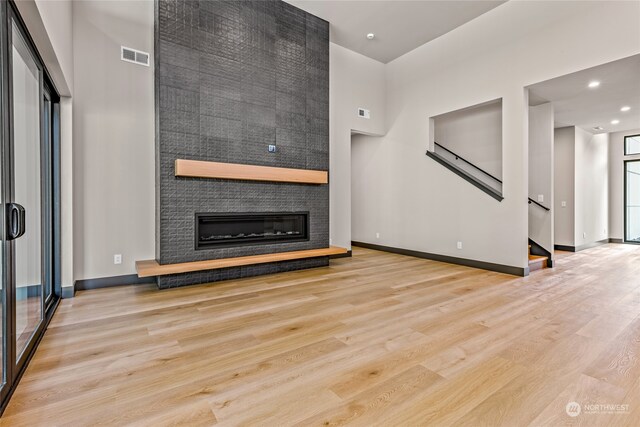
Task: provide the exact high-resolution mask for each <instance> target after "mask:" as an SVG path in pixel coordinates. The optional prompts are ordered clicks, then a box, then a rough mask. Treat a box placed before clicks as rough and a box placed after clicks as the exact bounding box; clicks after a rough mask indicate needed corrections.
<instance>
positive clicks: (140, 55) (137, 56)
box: [120, 46, 150, 67]
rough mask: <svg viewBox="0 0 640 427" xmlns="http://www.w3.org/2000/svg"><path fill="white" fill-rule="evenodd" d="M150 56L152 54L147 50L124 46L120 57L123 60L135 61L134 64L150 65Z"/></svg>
mask: <svg viewBox="0 0 640 427" xmlns="http://www.w3.org/2000/svg"><path fill="white" fill-rule="evenodd" d="M149 57H150V55H149V54H148V53H147V52H142V51H141V50H135V49H131V48H130V47H124V46H122V49H121V56H120V59H122V60H123V61H126V62H133V63H134V64H138V65H145V66H147V67H148V66H149Z"/></svg>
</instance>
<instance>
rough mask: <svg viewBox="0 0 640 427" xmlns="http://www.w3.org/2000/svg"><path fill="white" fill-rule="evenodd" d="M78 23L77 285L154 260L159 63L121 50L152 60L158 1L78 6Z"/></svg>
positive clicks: (75, 111)
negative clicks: (124, 57) (123, 56)
mask: <svg viewBox="0 0 640 427" xmlns="http://www.w3.org/2000/svg"><path fill="white" fill-rule="evenodd" d="M73 22H74V45H73V52H74V58H75V61H74V74H75V85H74V105H73V135H74V171H73V175H74V177H73V178H74V206H75V212H74V243H75V244H74V251H75V262H74V264H75V265H74V268H75V278H76V280H79V279H87V278H96V277H108V276H118V275H124V274H133V273H135V265H134V263H135V261H136V260H139V259H150V258H154V253H155V250H154V247H155V243H154V242H155V236H154V206H155V196H154V194H155V190H154V188H155V173H154V79H153V61H151V62H152V66H151V67H144V66H139V65H135V64H131V63H127V62H123V61H121V60H120V46H121V45H125V46H128V47H131V48H134V49H138V50H143V51H146V52H151V53H152V55H153V2H147V1H127V2H111V1H82V2H75V3H74V5H73ZM116 253H118V254H122V257H123V262H122V264H121V265H114V264H113V255H114V254H116Z"/></svg>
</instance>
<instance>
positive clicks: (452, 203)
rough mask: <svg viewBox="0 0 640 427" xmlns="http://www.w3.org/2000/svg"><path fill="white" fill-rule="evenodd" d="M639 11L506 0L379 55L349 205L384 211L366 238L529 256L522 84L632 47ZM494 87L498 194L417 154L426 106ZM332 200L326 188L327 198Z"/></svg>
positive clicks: (492, 258)
mask: <svg viewBox="0 0 640 427" xmlns="http://www.w3.org/2000/svg"><path fill="white" fill-rule="evenodd" d="M639 13H640V3H637V2H507V3H505V4H503V5H501V6H499V7H497V8H495V9H493V10H492V11H490V12H488V13H486V14H483V15H482V16H480V17H479V18H477V19H475V20H473V21H471V22H469V23H467V24H465V25H463V26H461V27H459V28H457V29H456V30H454V31H451V32H450V33H447V34H445V35H443V36H442V37H439V38H438V39H436V40H434V41H432V42H430V43H427V44H426V45H423V46H421V47H419V48H417V49H415V50H413V51H411V52H409V53H408V54H406V55H404V56H402V57H400V58H398V59H396V60H394V61H392V62H390V63H389V64H387V66H386V72H387V97H386V100H387V105H388V108H387V117H386V123H387V134H386V135H385V136H384V137H383V138H381V139H380V141H373V140H371V141H370V142H375V144H372V145H371V150H374V151H375V153H374V154H371V155H370V156H369V158H370V161H369V164H368V168H369V175H368V176H367V178H368V179H369V182H370V183H371V185H370V187H369V189H368V192H367V194H366V195H364V196H363V197H362V198H361V203H362V204H363V206H361V207H359V208H358V210H357V211H358V212H372V211H374V210H376V209H378V210H379V212H378V215H380V217H381V218H382V220H381V221H380V224H379V225H378V226H377V227H375V228H367V229H366V230H362V235H363V236H364V237H366V240H365V241H368V242H375V243H379V244H382V245H388V246H395V247H400V248H407V249H414V250H419V251H424V252H432V253H438V254H445V255H451V256H457V257H462V258H469V259H475V260H481V261H488V262H493V263H499V264H506V265H511V266H517V267H525V266H527V264H528V262H527V237H528V220H527V216H528V215H527V211H528V204H527V202H526V200H527V193H528V164H527V163H528V162H527V154H528V135H527V133H528V123H527V122H528V102H527V101H528V100H527V96H526V94H525V90H524V89H523V88H524V87H525V86H527V85H529V84H532V83H536V82H539V81H544V80H547V79H550V78H553V77H557V76H560V75H564V74H567V73H570V72H573V71H576V70H580V69H584V68H588V67H591V66H595V65H597V64H602V63H604V62H608V61H612V60H615V59H619V58H622V57H627V56H630V55H633V54H637V53H638V52H640V43H638V40H640V27H639V26H638V25H637V16H638V14H639ZM594 28H597V29H598V31H594ZM550 46H553V48H550ZM497 98H503V125H502V135H503V141H504V143H503V149H502V158H503V180H504V189H503V194H504V196H505V199H504V200H503V201H502V202H501V203H499V202H497V201H495V200H494V199H492V198H490V197H488V196H487V195H486V194H484V193H482V192H481V191H479V190H478V189H477V188H475V187H473V186H471V185H469V184H468V183H467V182H465V181H463V180H462V179H460V178H458V177H457V176H455V175H453V174H452V173H451V172H450V171H448V170H446V169H445V168H443V167H442V166H440V165H439V164H437V163H435V162H434V161H433V160H431V159H429V158H427V157H426V156H425V155H424V152H425V149H426V148H427V146H428V136H429V134H430V130H429V121H428V118H429V117H433V116H436V115H439V114H442V113H445V112H447V111H453V110H456V109H460V108H464V107H467V106H470V105H475V104H478V103H481V102H484V101H486V100H489V99H497ZM341 176H344V175H343V174H341ZM383 176H384V178H382V177H383ZM340 203H341V201H337V200H333V199H332V204H333V206H334V208H336V209H341V208H340V206H336V205H339V204H340ZM361 220H362V218H354V219H353V221H354V223H355V222H360V221H361ZM375 232H379V233H380V236H381V237H380V239H378V240H376V239H375ZM361 240H364V239H361ZM458 240H461V241H463V249H462V250H456V241H458Z"/></svg>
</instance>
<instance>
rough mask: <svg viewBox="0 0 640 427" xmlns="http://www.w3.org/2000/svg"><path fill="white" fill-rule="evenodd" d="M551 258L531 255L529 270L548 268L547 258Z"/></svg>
mask: <svg viewBox="0 0 640 427" xmlns="http://www.w3.org/2000/svg"><path fill="white" fill-rule="evenodd" d="M548 259H549V258H548V257H546V256H540V255H529V271H530V272H531V271H536V270H541V269H543V268H547V260H548Z"/></svg>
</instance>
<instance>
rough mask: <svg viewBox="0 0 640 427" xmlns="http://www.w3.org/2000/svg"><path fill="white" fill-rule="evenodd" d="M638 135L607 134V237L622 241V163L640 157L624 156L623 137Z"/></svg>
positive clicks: (633, 132) (637, 131)
mask: <svg viewBox="0 0 640 427" xmlns="http://www.w3.org/2000/svg"><path fill="white" fill-rule="evenodd" d="M627 135H640V129H631V130H629V131H625V132H615V133H611V134H609V237H610V238H612V239H624V161H625V160H631V159H640V155H634V156H625V155H624V137H625V136H627Z"/></svg>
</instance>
